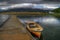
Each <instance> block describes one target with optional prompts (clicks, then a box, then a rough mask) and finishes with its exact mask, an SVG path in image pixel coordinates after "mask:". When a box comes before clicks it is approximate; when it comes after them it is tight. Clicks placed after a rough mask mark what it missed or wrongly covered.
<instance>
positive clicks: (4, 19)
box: [0, 14, 9, 25]
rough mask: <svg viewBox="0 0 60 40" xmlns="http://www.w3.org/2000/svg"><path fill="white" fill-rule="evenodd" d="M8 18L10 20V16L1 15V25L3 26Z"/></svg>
mask: <svg viewBox="0 0 60 40" xmlns="http://www.w3.org/2000/svg"><path fill="white" fill-rule="evenodd" d="M8 18H9V15H1V14H0V25H2V24H3V23H4V22H5V21H6V20H7V19H8Z"/></svg>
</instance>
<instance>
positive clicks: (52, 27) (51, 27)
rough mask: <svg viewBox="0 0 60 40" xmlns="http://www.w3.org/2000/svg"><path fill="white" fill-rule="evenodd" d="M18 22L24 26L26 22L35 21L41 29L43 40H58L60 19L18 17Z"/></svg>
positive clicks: (50, 17)
mask: <svg viewBox="0 0 60 40" xmlns="http://www.w3.org/2000/svg"><path fill="white" fill-rule="evenodd" d="M18 18H19V20H20V21H21V22H22V23H23V24H24V23H25V22H26V21H35V22H37V23H39V24H40V25H41V26H42V27H43V28H44V30H43V32H42V34H43V39H44V40H60V19H58V18H55V17H52V16H45V17H40V16H18Z"/></svg>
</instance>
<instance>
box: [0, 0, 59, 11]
mask: <svg viewBox="0 0 60 40" xmlns="http://www.w3.org/2000/svg"><path fill="white" fill-rule="evenodd" d="M21 3H33V4H34V3H35V4H37V5H34V6H33V8H38V9H39V8H40V9H41V8H42V9H55V8H58V7H60V0H0V9H2V10H6V9H9V8H15V7H25V6H26V7H27V6H32V5H30V4H28V5H27V4H21ZM14 4H15V5H14ZM1 5H5V6H1Z"/></svg>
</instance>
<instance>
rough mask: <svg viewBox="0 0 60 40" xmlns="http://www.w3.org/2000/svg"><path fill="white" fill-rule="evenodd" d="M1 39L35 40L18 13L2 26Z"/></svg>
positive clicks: (0, 30) (0, 29)
mask: <svg viewBox="0 0 60 40" xmlns="http://www.w3.org/2000/svg"><path fill="white" fill-rule="evenodd" d="M0 40H33V38H32V37H31V35H30V34H29V33H28V32H27V30H26V29H25V28H24V26H23V25H22V24H21V22H20V21H19V20H18V19H17V17H16V15H11V17H10V18H9V19H8V20H7V22H5V23H4V24H3V26H2V28H0Z"/></svg>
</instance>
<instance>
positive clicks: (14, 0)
mask: <svg viewBox="0 0 60 40" xmlns="http://www.w3.org/2000/svg"><path fill="white" fill-rule="evenodd" d="M3 1H7V2H8V3H10V4H15V3H59V2H60V0H0V2H3Z"/></svg>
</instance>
